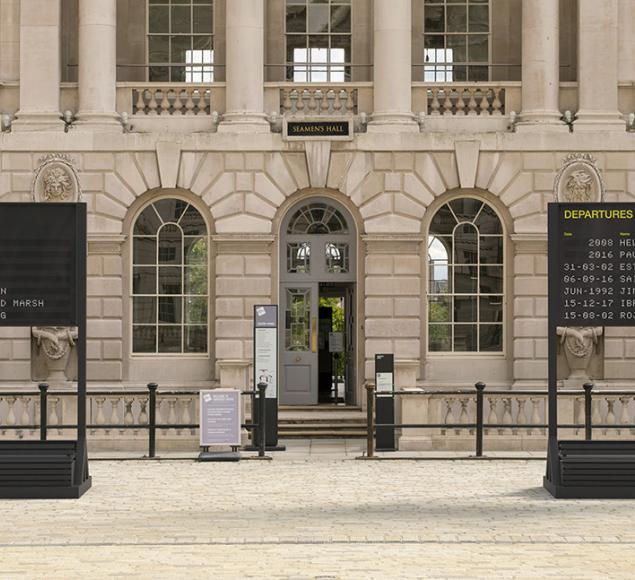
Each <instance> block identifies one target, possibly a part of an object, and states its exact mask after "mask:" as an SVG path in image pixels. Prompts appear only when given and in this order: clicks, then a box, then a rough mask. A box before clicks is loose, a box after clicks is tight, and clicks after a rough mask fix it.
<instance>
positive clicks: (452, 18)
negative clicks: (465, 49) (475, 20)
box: [447, 5, 467, 32]
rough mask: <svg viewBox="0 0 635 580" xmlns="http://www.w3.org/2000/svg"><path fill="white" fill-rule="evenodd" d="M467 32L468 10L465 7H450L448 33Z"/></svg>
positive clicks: (448, 11)
mask: <svg viewBox="0 0 635 580" xmlns="http://www.w3.org/2000/svg"><path fill="white" fill-rule="evenodd" d="M466 30H467V8H466V7H465V6H451V5H450V6H448V8H447V32H465V31H466Z"/></svg>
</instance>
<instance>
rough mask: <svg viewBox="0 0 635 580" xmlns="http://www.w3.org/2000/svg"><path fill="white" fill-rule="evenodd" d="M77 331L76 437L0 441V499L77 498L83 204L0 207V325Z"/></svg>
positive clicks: (82, 478)
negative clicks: (68, 439) (55, 439)
mask: <svg viewBox="0 0 635 580" xmlns="http://www.w3.org/2000/svg"><path fill="white" fill-rule="evenodd" d="M12 326H77V327H78V339H77V369H78V379H77V440H72V441H45V440H41V441H0V498H38V499H49V498H50V499H53V498H78V497H80V496H81V495H83V494H84V493H85V492H86V491H87V490H88V489H89V488H90V486H91V478H90V476H89V474H88V456H87V448H86V205H85V204H83V203H38V204H35V203H2V204H0V327H12Z"/></svg>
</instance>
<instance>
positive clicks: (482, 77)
mask: <svg viewBox="0 0 635 580" xmlns="http://www.w3.org/2000/svg"><path fill="white" fill-rule="evenodd" d="M468 72H469V79H470V80H471V81H476V82H484V81H487V80H488V78H489V73H488V69H487V67H486V66H470V67H468Z"/></svg>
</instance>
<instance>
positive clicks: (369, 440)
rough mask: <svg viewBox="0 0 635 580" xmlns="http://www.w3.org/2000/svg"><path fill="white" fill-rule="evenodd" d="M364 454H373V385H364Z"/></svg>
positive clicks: (371, 455)
mask: <svg viewBox="0 0 635 580" xmlns="http://www.w3.org/2000/svg"><path fill="white" fill-rule="evenodd" d="M366 429H367V431H366V456H367V457H369V458H372V457H374V456H375V449H374V435H375V385H373V384H372V383H368V384H367V385H366Z"/></svg>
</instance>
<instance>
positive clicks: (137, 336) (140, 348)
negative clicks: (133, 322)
mask: <svg viewBox="0 0 635 580" xmlns="http://www.w3.org/2000/svg"><path fill="white" fill-rule="evenodd" d="M132 350H133V351H134V352H138V353H146V352H149V353H155V352H156V350H157V327H156V326H133V327H132Z"/></svg>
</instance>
